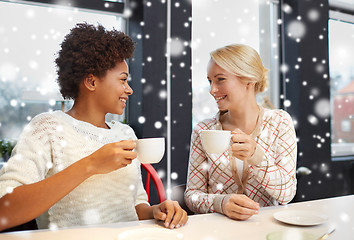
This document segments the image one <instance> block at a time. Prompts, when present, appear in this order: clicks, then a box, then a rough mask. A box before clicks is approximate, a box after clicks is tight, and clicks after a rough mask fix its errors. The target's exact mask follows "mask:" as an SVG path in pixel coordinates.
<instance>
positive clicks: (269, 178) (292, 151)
mask: <svg viewBox="0 0 354 240" xmlns="http://www.w3.org/2000/svg"><path fill="white" fill-rule="evenodd" d="M273 115H274V116H273V117H271V118H269V119H268V120H267V122H266V124H265V125H264V128H263V129H262V131H264V133H266V132H268V134H263V132H261V134H260V136H259V139H258V140H257V143H258V145H259V146H260V147H261V149H262V150H263V151H264V155H263V160H262V161H261V162H260V163H259V164H257V165H251V166H250V173H251V175H253V176H254V177H255V178H256V179H257V181H258V182H259V183H260V184H261V185H262V187H263V188H264V189H265V190H266V191H267V192H268V193H269V195H270V196H272V197H273V198H274V199H275V200H276V201H277V202H278V203H280V204H286V203H288V202H290V201H291V200H292V199H293V197H294V196H295V193H296V153H297V143H296V134H295V129H294V125H293V122H292V119H291V117H290V115H289V114H288V113H287V112H285V111H282V110H280V111H279V110H277V111H274V113H273ZM263 135H264V136H263Z"/></svg>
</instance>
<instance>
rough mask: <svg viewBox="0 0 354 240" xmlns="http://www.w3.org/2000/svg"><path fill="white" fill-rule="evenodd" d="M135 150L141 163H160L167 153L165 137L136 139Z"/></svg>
mask: <svg viewBox="0 0 354 240" xmlns="http://www.w3.org/2000/svg"><path fill="white" fill-rule="evenodd" d="M135 143H136V147H135V151H136V152H137V154H138V160H139V161H140V162H141V163H144V164H145V163H150V164H151V163H158V162H160V161H161V159H162V157H163V155H164V153H165V138H163V137H160V138H142V139H138V140H136V141H135Z"/></svg>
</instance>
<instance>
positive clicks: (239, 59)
mask: <svg viewBox="0 0 354 240" xmlns="http://www.w3.org/2000/svg"><path fill="white" fill-rule="evenodd" d="M210 57H211V58H212V59H213V60H214V61H215V63H216V64H217V65H219V66H220V67H221V68H223V69H224V70H226V71H227V72H229V73H231V74H234V75H236V76H237V77H238V78H239V79H240V80H241V81H243V82H246V83H249V82H252V83H255V92H256V93H259V92H263V91H264V90H265V89H266V87H267V85H268V75H267V74H268V69H266V68H265V67H264V66H263V63H262V60H261V57H260V56H259V54H258V53H257V51H256V50H254V49H253V48H252V47H250V46H247V45H243V44H233V45H228V46H225V47H222V48H218V49H216V50H214V51H212V52H211V53H210Z"/></svg>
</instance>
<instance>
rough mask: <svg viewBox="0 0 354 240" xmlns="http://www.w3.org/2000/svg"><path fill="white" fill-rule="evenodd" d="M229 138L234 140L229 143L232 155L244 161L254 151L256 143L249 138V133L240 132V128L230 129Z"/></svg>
mask: <svg viewBox="0 0 354 240" xmlns="http://www.w3.org/2000/svg"><path fill="white" fill-rule="evenodd" d="M232 134H233V135H232V138H231V140H232V141H233V142H234V143H233V144H232V145H231V149H232V153H233V155H234V157H236V158H238V159H240V160H242V161H245V160H248V159H250V158H251V157H252V155H253V154H254V152H255V151H256V146H257V143H256V142H255V141H254V140H253V139H252V138H251V136H250V135H248V134H246V133H244V132H242V131H241V130H240V129H238V128H237V129H235V130H234V131H232Z"/></svg>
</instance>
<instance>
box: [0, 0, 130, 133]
mask: <svg viewBox="0 0 354 240" xmlns="http://www.w3.org/2000/svg"><path fill="white" fill-rule="evenodd" d="M88 2H90V1H88ZM97 4H98V2H97ZM107 4H108V5H107ZM109 4H115V3H108V2H106V3H104V1H102V2H100V6H101V5H102V7H103V6H105V7H109V6H110V5H109ZM116 4H120V3H116ZM91 5H92V4H91ZM0 18H1V19H2V21H0V42H1V44H0V46H1V49H0V139H4V138H8V139H16V138H17V137H18V136H19V134H20V133H21V132H22V129H23V127H24V126H25V125H26V124H27V123H28V121H30V120H31V118H32V117H34V116H35V115H37V114H39V113H41V112H46V111H52V110H59V109H61V108H62V107H63V105H62V104H63V103H64V101H63V99H62V98H61V95H60V93H59V91H58V86H57V83H56V68H55V64H54V61H55V57H56V53H57V52H58V51H59V48H60V46H59V44H60V43H61V42H62V40H63V39H64V36H65V35H66V34H67V33H68V32H69V30H70V29H71V28H72V27H74V26H75V24H76V23H79V22H84V21H85V22H88V23H92V24H97V23H100V24H102V25H103V26H105V27H106V28H107V29H112V28H113V27H114V28H115V29H117V30H121V31H125V19H124V18H123V17H122V15H118V14H113V13H109V12H103V11H100V12H98V11H93V10H88V9H83V8H74V7H64V6H59V5H54V4H52V5H49V4H38V3H33V2H32V3H29V2H27V3H26V4H25V3H24V1H21V2H16V1H9V2H7V1H0ZM70 104H71V103H70V102H67V103H66V106H65V107H66V108H68V107H69V106H70ZM109 117H110V118H111V119H116V120H122V119H121V118H119V117H118V116H109ZM123 117H124V116H123Z"/></svg>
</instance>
